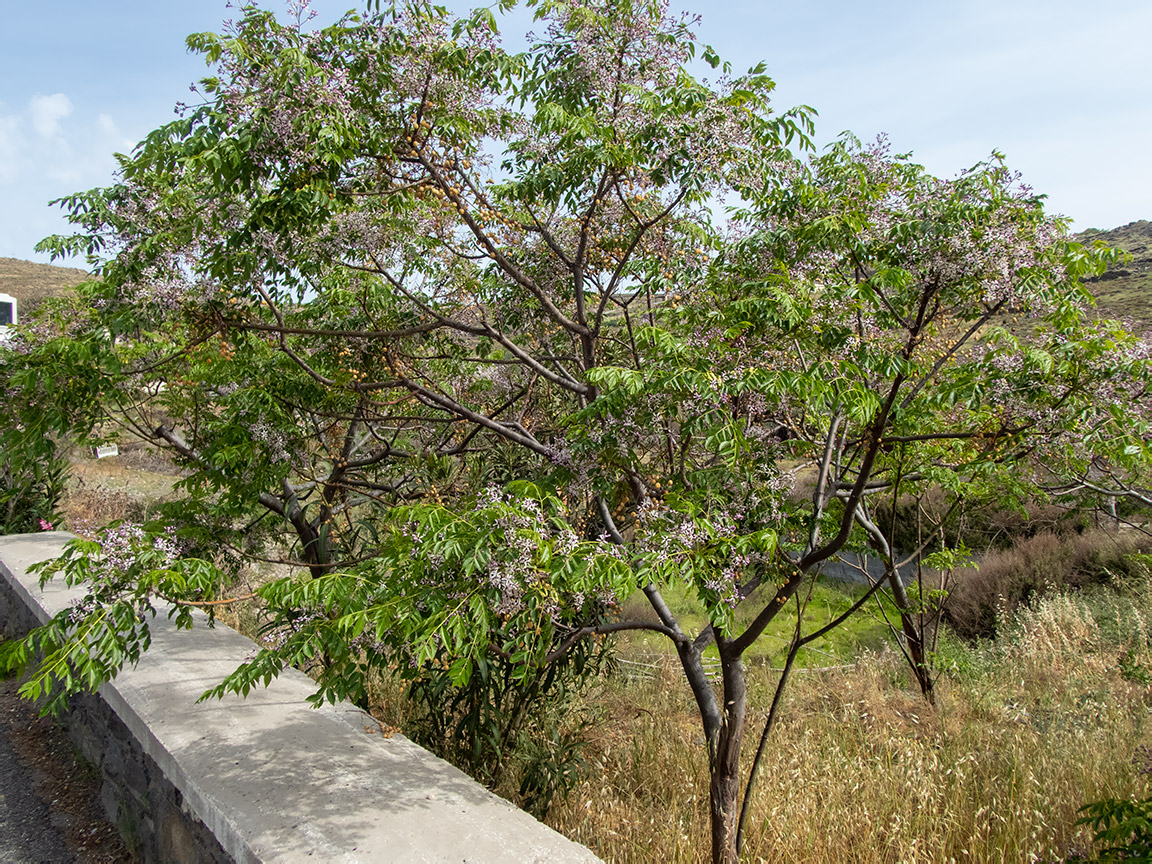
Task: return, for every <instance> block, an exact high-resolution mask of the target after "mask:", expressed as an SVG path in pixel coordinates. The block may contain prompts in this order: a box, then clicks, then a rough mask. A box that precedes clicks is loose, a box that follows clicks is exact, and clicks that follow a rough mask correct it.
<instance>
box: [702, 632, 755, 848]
mask: <svg viewBox="0 0 1152 864" xmlns="http://www.w3.org/2000/svg"><path fill="white" fill-rule="evenodd" d="M717 642H718V646H717V647H719V648H720V668H721V671H722V673H723V676H724V708H723V712H722V721H721V723H720V729H719V730H718V732H717V733H716V741H715V746H714V747H713V749H712V764H711V778H710V780H709V786H708V797H709V801H710V803H711V822H712V864H736V861H737V860H738V859H737V851H736V828H737V822H738V820H739V817H740V745H741V743H742V742H743V741H744V715H745V709H746V707H747V690H746V687H745V678H744V663H743V661H742V660H741V659H740V657H739V655H737V656H735V657H728V656H726V654H725V650H724V649H725V643H726V640H723V639H722V637H719V636H718V637H717Z"/></svg>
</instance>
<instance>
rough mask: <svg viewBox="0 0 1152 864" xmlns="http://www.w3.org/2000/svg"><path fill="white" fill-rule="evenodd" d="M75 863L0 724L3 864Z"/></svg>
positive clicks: (5, 726) (0, 854)
mask: <svg viewBox="0 0 1152 864" xmlns="http://www.w3.org/2000/svg"><path fill="white" fill-rule="evenodd" d="M5 683H7V682H5ZM3 719H4V720H8V718H3ZM75 860H76V859H75V857H74V856H73V855H72V853H70V852H69V851H68V849H67V847H65V845H64V838H63V837H62V836H61V835H60V832H59V831H57V830H56V828H55V827H54V826H53V825H52V817H51V813H50V812H49V810H48V807H47V806H46V805H45V804H44V802H43V801H41V800H40V799H39V798H37V797H36V793H34V792H33V791H32V775H31V772H30V771H29V770H28V769H27V768H26V767H24V765H22V764H21V763H20V761H19V760H18V759H17V758H16V754H15V753H14V752H13V751H12V744H11V742H10V741H9V740H8V723H7V722H2V723H0V864H66V862H72V861H75Z"/></svg>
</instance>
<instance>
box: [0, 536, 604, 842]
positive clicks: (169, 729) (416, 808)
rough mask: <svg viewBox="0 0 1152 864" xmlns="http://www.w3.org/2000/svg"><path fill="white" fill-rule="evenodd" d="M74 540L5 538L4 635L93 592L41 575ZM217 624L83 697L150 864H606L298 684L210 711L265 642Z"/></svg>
mask: <svg viewBox="0 0 1152 864" xmlns="http://www.w3.org/2000/svg"><path fill="white" fill-rule="evenodd" d="M68 539H69V535H67V534H63V533H61V532H49V533H43V534H22V535H14V536H8V537H0V627H3V628H4V629H5V631H6V632H8V633H10V634H18V633H23V632H27V630H28V629H29V628H30V627H31V626H32V625H33V624H35V623H39V622H42V621H46V620H47V619H48V618H49V617H51V616H52V615H53V614H55V613H56V612H57V611H58V610H60V609H63V608H65V607H66V606H68V605H69V604H70V603H71V602H72V601H73V600H74V599H76V598H77V597H78V596H80V594H81V590H80V589H68V588H66V587H65V586H63V585H61V584H56V583H49V584H48V585H47V586H45V587H44V588H43V589H41V588H40V587H39V585H38V584H37V580H36V579H35V578H34V577H29V576H28V575H27V572H26V571H27V568H28V566H29V565H31V564H32V563H34V562H36V561H42V560H46V559H48V558H51V557H54V556H56V555H58V554H59V552H60V549H61V547H62V546H63V544H64V543H65V542H66V541H67V540H68ZM204 620H205V619H204V618H203V616H201V617H199V618H198V620H197V625H198V626H197V627H196V628H194V629H193V630H192V631H177V630H176V629H175V628H174V627H173V626H171V625H170V624H169V623H168V622H167V620H165V619H164V617H163V613H161V614H160V615H158V616H157V618H156V619H154V621H153V622H152V624H151V627H152V633H153V637H152V647H151V649H150V650H149V651H148V652H147V654H145V656H144V658H143V659H142V660H141V661H140V664H139V665H138V666H137V667H136V668H135V669H130V670H125V671H124V672H122V673H121V674H120V675H119V677H117V678H116V680H115V681H113V682H111V683H109V684H106V685H104V686H103V687H102V688H101V689H100V691H99V694H98V695H93V696H90V697H84V698H80V699H77V700H75V702H74V703H73V707H72V709H71V711H70V716H69V718H68V721H67V722H68V724H69V728H70V734H71V735H72V736H73V739H74V740H75V741H76V742H77V744H78V746H79V747H80V748H81V750H82V751H83V752H84V754H85V756H87V758H88V759H89V760H91V761H92V762H93V763H95V764H97V765H99V767H100V771H101V774H102V776H103V779H104V788H103V793H102V799H103V801H104V805H105V808H106V809H107V810H108V813H109V815H110V817H111V818H112V819H113V820H114V821H116V822H117V824H118V825H120V826H121V829H122V830H123V831H124V832H125V834H126V836H127V837H128V838H129V840H130V841H131V842H132V843H134V844H135V845H136V847H137V849H138V850H139V853H140V855H141V857H142V858H143V859H144V860H146V861H162V862H177V864H183V862H194V861H195V862H201V861H202V862H223V861H240V862H272V861H276V862H290V861H305V860H307V861H326V862H327V861H339V862H358V861H364V862H368V861H372V862H469V864H481V862H525V864H526V862H559V864H563V862H592V861H596V860H598V859H596V857H595V856H594V855H592V853H591V852H589V851H588V850H587V849H585V848H584V847H583V846H580V845H578V844H576V843H573V842H571V841H569V840H567V839H566V838H564V837H562V836H560V835H559V834H557V833H555V832H554V831H552V830H551V829H549V828H547V827H546V826H544V825H542V824H540V823H539V822H537V821H536V820H535V819H533V818H532V817H531V816H529V815H528V814H526V813H524V812H523V811H521V810H518V809H517V808H515V807H513V806H512V805H511V804H509V803H507V802H506V801H504V800H503V799H501V798H498V797H497V796H495V795H493V794H492V793H490V792H488V791H487V790H486V789H484V788H483V787H482V786H480V785H479V784H478V783H476V782H475V781H473V780H471V779H470V778H468V777H467V776H465V775H464V774H463V773H461V772H460V771H458V770H457V769H455V768H453V767H452V766H451V765H449V764H448V763H446V762H444V761H443V760H440V759H438V758H436V757H435V756H433V755H432V754H430V753H428V752H427V751H425V750H423V749H422V748H420V747H417V746H416V745H415V744H413V743H412V742H410V741H408V740H407V739H406V738H404V737H403V736H402V735H394V736H392V737H390V738H385V737H384V736H383V735H381V734H380V730H379V727H378V725H377V724H376V722H375V721H374V720H373V719H372V718H371V717H369V716H368V715H366V714H364V713H363V712H362V711H360V710H359V709H357V708H355V707H354V706H352V705H349V704H347V703H342V704H339V705H335V706H326V707H324V708H319V709H312V708H310V707H308V705H307V704H306V703H305V701H304V700H305V698H306V697H307V696H308V695H309V694H310V693H311V692H313V690H314V687H313V685H312V682H311V681H310V679H308V677H307V676H305V675H303V674H302V673H299V672H296V671H294V670H289V671H287V672H285V673H284V674H283V675H282V676H281V677H280V678H279V679H278V680H277V681H276V682H274V683H273V685H272V686H271V687H269V688H267V689H265V690H258V691H256V692H254V693H251V694H249V696H248V697H247V698H246V699H240V698H232V697H229V698H226V699H224V700H212V701H209V702H205V703H200V704H197V703H196V699H197V698H198V697H199V696H200V694H201V693H203V692H204V690H206V689H208V688H209V687H210V686H212V685H214V684H216V683H218V682H219V681H220V680H221V679H222V678H223V677H224V676H225V675H226V674H228V673H229V672H230V671H232V670H233V669H234V668H235V667H236V666H238V665H239V664H240V663H241V662H243V661H244V659H245V657H247V656H248V655H249V654H250V652H251V650H252V648H253V644H252V642H251V641H250V640H248V639H247V638H246V637H244V636H241V635H240V634H239V633H236V632H235V631H233V630H231V629H229V628H227V627H224V626H223V625H219V624H217V625H216V627H215V628H213V629H208V628H207V627H205V626H203V623H204Z"/></svg>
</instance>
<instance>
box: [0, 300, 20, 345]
mask: <svg viewBox="0 0 1152 864" xmlns="http://www.w3.org/2000/svg"><path fill="white" fill-rule="evenodd" d="M15 323H16V298H15V297H13V296H12V295H11V294H0V342H6V341H7V340H8V330H9V328H10V327H11V326H12V325H13V324H15Z"/></svg>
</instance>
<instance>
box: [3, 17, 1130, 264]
mask: <svg viewBox="0 0 1152 864" xmlns="http://www.w3.org/2000/svg"><path fill="white" fill-rule="evenodd" d="M442 2H443V0H442ZM5 5H6V7H7V8H5V10H4V19H5V21H4V27H3V28H0V256H11V257H17V258H28V259H33V260H47V257H46V256H43V255H38V254H36V253H34V252H33V246H34V245H35V243H36V241H37V240H39V239H40V238H41V237H43V236H45V235H47V234H51V233H55V232H60V231H64V230H66V227H67V226H66V225H65V224H64V223H63V221H62V219H61V218H60V216H59V211H58V210H54V209H51V208H49V207H48V206H47V202H48V201H49V200H50V199H52V198H55V197H58V196H61V195H65V194H67V193H70V192H74V191H78V190H81V189H88V188H91V187H94V186H101V185H105V184H107V183H109V182H110V181H111V179H112V171H113V169H114V167H115V162H114V160H113V158H112V153H113V152H115V151H118V150H119V151H127V150H129V149H131V147H132V145H133V144H134V143H135V142H136V141H137V140H139V139H140V138H141V137H143V136H144V135H145V134H146V133H147V132H149V131H150V130H151V129H153V128H155V127H156V126H158V125H160V124H161V123H164V122H166V121H168V120H169V119H171V118H172V116H173V113H172V109H173V106H174V105H175V104H176V103H177V102H178V101H181V100H186V99H187V98H188V85H189V84H191V83H192V82H193V81H195V80H196V79H198V78H199V77H201V76H203V75H204V74H206V71H207V69H206V67H205V66H204V64H203V61H202V59H201V58H200V57H198V56H193V55H190V54H188V53H187V52H186V50H185V48H184V38H185V37H186V36H187V35H188V34H189V33H193V32H197V31H201V30H218V29H220V24H221V22H222V21H223V20H224V18H226V17H229V16H230V15H233V14H235V10H231V9H228V8H226V2H225V0H179V2H158V0H148V2H145V0H106V2H102V3H96V2H92V0H40V2H38V3H36V4H32V3H27V2H19V3H15V2H14V3H10V4H5ZM263 5H265V6H266V7H268V8H273V9H279V8H282V6H281V3H280V2H279V0H265V2H264V3H263ZM312 5H313V8H315V9H316V10H317V11H318V13H319V18H318V23H326V22H328V21H331V20H334V19H335V18H336V17H337V16H338V14H339V13H340V12H342V11H344V10H345V9H347V8H350V7H351V6H354V5H355V2H354V0H314V2H313V4H312ZM446 5H448V6H449V7H450V8H457V9H464V8H466V7H467V6H468V5H469V4H467V3H464V2H459V0H449V2H447V3H446ZM673 8H680V9H683V10H685V11H690V12H695V13H699V14H700V15H701V16H702V23H701V26H700V37H701V40H702V41H704V42H707V43H710V44H712V45H713V46H714V47H715V48H716V49H717V50H718V52H719V53H720V55H721V56H722V57H723V58H725V59H727V60H730V61H731V62H732V64H733V66H734V67H736V68H737V69H743V68H747V67H748V66H751V65H752V64H754V63H756V62H757V61H759V60H764V61H765V62H766V64H767V69H768V73H769V74H770V75H771V76H772V77H773V78H775V79H776V82H777V85H778V88H777V99H776V102H777V105H778V106H780V107H788V106H791V105H794V104H801V103H802V104H807V105H811V106H812V107H814V108H816V109H817V111H819V113H820V117H819V119H818V121H817V123H818V127H817V128H818V133H819V138H820V139H821V140H822V141H827V140H829V139H831V138H833V137H835V135H837V134H838V133H839V132H841V131H842V130H846V129H850V130H852V131H853V132H855V133H856V134H857V135H859V136H860V137H862V138H871V137H874V136H875V135H876V134H878V133H881V132H884V133H887V134H888V135H889V137H890V138H891V140H892V143H893V146H894V147H895V148H896V149H897V150H898V151H901V152H905V151H911V152H912V153H913V154H914V156H915V158H916V159H917V160H918V161H920V162H922V163H924V164H925V165H927V166H928V168H929V169H930V170H932V171H934V172H935V173H938V174H941V175H944V176H951V175H954V174H955V173H956V172H958V171H959V170H961V169H963V168H965V167H967V166H969V165H971V164H972V163H974V162H977V161H979V160H980V159H982V158H984V157H985V156H987V155H988V154H989V153H990V152H991V151H992V149H993V148H996V149H999V150H1002V151H1004V152H1005V153H1007V155H1008V160H1009V164H1010V165H1012V166H1013V167H1015V168H1017V169H1018V170H1020V171H1022V172H1023V173H1024V178H1025V180H1026V181H1027V182H1029V183H1031V184H1032V185H1033V186H1034V187H1035V188H1036V189H1037V190H1038V191H1040V192H1045V193H1047V194H1048V195H1049V209H1050V211H1052V212H1057V213H1062V214H1064V215H1067V216H1070V217H1072V218H1073V219H1074V220H1075V226H1076V227H1077V228H1088V227H1098V228H1111V227H1114V226H1116V225H1121V224H1125V223H1127V222H1130V221H1132V220H1135V219H1147V218H1152V152H1150V147H1149V142H1150V141H1152V50H1149V48H1148V45H1149V44H1152V3H1150V2H1148V0H1096V2H1094V3H1090V4H1085V3H1083V2H1076V3H1073V2H1070V0H1068V2H1066V0H999V2H994V0H950V2H948V3H936V2H928V0H872V2H868V3H865V2H857V0H851V2H850V0H807V2H796V0H792V2H788V3H785V2H781V0H766V2H751V0H711V2H708V3H704V2H702V0H680V2H674V3H673Z"/></svg>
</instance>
